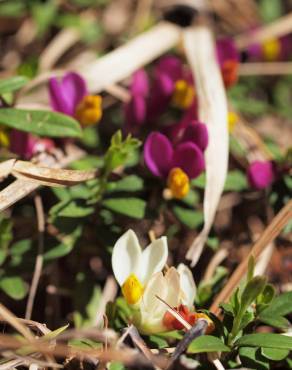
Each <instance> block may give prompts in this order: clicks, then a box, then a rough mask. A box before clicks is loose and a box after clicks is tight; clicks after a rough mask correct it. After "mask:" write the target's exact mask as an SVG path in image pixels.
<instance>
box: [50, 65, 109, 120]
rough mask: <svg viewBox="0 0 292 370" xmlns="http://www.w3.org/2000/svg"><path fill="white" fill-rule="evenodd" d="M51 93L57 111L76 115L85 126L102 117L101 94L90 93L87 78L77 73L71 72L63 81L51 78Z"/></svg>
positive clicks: (52, 104)
mask: <svg viewBox="0 0 292 370" xmlns="http://www.w3.org/2000/svg"><path fill="white" fill-rule="evenodd" d="M49 95H50V101H51V106H52V108H53V109H54V110H55V111H56V112H60V113H64V114H67V115H68V116H72V117H75V118H76V119H78V121H79V122H80V123H81V124H82V125H84V126H87V125H92V124H96V123H97V122H99V120H100V119H101V116H102V108H101V103H102V99H101V96H99V95H88V91H87V87H86V83H85V80H84V79H83V77H82V76H80V75H79V74H77V73H74V72H69V73H67V74H65V76H64V77H63V78H62V80H61V81H58V80H57V79H56V78H55V77H53V78H51V79H50V80H49Z"/></svg>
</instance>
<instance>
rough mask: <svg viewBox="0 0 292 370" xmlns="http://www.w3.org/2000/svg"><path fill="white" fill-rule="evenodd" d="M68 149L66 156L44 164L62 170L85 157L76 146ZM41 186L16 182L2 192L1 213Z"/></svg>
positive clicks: (0, 194) (21, 181) (35, 183)
mask: <svg viewBox="0 0 292 370" xmlns="http://www.w3.org/2000/svg"><path fill="white" fill-rule="evenodd" d="M66 149H67V150H66V155H63V156H62V157H60V158H58V160H57V159H54V160H52V158H51V157H49V156H48V157H46V158H44V159H43V162H42V163H43V164H47V163H48V162H51V163H52V167H56V168H62V167H66V166H67V165H68V164H69V163H71V162H73V161H75V160H78V159H80V158H82V157H83V156H84V155H85V152H83V151H82V150H81V149H79V148H78V147H76V146H68V147H67V148H66ZM39 186H40V185H39V184H38V183H37V182H32V181H27V180H16V181H14V182H13V183H12V184H10V185H8V186H7V187H6V188H5V189H3V190H2V191H1V192H0V212H1V211H3V210H5V209H6V208H8V207H10V206H11V205H12V204H14V203H16V202H17V201H18V200H20V199H22V198H24V197H25V196H27V195H28V194H30V193H32V192H33V191H34V190H36V189H37V188H38V187H39Z"/></svg>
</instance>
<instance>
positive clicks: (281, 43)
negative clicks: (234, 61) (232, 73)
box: [247, 35, 292, 61]
mask: <svg viewBox="0 0 292 370" xmlns="http://www.w3.org/2000/svg"><path fill="white" fill-rule="evenodd" d="M291 53H292V37H291V35H285V36H282V37H279V38H273V39H270V40H266V41H264V42H262V43H253V44H251V45H250V46H249V47H248V49H247V56H248V58H249V59H250V60H251V61H260V60H265V61H276V60H287V59H289V57H290V56H291Z"/></svg>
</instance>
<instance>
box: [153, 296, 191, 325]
mask: <svg viewBox="0 0 292 370" xmlns="http://www.w3.org/2000/svg"><path fill="white" fill-rule="evenodd" d="M155 297H156V298H157V299H159V301H160V302H162V303H163V304H164V305H165V306H166V308H167V311H168V312H169V313H170V314H171V315H172V316H173V317H175V318H176V319H177V320H178V321H179V322H180V323H181V324H182V325H183V326H184V327H185V328H186V329H187V330H190V329H191V327H192V325H190V324H189V323H188V322H187V321H186V320H185V319H184V318H183V317H182V316H181V315H180V314H179V313H178V312H177V311H176V310H175V309H173V307H171V306H170V305H169V304H168V303H167V302H165V300H163V299H162V298H160V297H159V296H158V295H156V296H155Z"/></svg>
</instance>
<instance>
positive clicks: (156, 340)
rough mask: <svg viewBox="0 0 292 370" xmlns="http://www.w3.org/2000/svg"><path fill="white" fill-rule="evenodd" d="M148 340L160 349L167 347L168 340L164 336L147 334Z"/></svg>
mask: <svg viewBox="0 0 292 370" xmlns="http://www.w3.org/2000/svg"><path fill="white" fill-rule="evenodd" d="M149 340H150V342H152V343H153V344H155V345H156V347H157V348H159V349H162V348H166V347H168V342H167V340H165V339H164V338H161V337H159V336H157V335H150V336H149Z"/></svg>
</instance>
